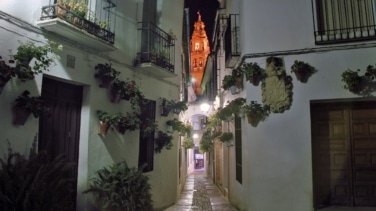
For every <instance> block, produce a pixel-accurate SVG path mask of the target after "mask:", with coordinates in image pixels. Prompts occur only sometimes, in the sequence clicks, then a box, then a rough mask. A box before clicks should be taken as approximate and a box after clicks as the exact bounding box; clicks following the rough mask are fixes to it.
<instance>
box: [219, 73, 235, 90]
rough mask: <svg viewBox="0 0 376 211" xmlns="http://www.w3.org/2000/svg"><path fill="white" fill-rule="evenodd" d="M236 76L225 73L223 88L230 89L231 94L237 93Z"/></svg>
mask: <svg viewBox="0 0 376 211" xmlns="http://www.w3.org/2000/svg"><path fill="white" fill-rule="evenodd" d="M235 83H236V81H235V78H234V77H233V76H232V75H225V77H224V78H223V80H222V88H223V89H224V90H230V91H231V94H237V93H238V92H237V90H236V86H235Z"/></svg>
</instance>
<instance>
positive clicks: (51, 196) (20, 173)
mask: <svg viewBox="0 0 376 211" xmlns="http://www.w3.org/2000/svg"><path fill="white" fill-rule="evenodd" d="M0 164H1V167H0V207H1V208H0V209H1V210H14V211H26V210H28V211H29V210H30V211H39V210H61V211H72V210H75V207H74V200H75V185H76V184H75V182H74V179H73V178H68V177H66V175H67V173H68V172H69V171H70V170H71V168H72V167H73V166H74V165H75V164H74V163H71V162H67V160H66V156H65V155H64V154H61V155H58V156H57V157H56V158H54V159H52V160H49V159H48V157H47V154H46V152H45V151H40V152H39V153H36V137H35V139H34V143H33V147H32V148H31V149H30V155H29V157H28V158H26V157H25V156H23V155H21V154H19V153H15V152H13V151H12V149H11V148H10V146H9V148H8V155H7V158H6V160H2V159H0Z"/></svg>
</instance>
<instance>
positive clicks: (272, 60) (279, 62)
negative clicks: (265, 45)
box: [266, 56, 283, 67]
mask: <svg viewBox="0 0 376 211" xmlns="http://www.w3.org/2000/svg"><path fill="white" fill-rule="evenodd" d="M266 63H268V64H270V63H274V66H275V67H282V66H283V60H282V59H281V58H278V57H274V56H270V57H268V58H266Z"/></svg>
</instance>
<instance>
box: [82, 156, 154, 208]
mask: <svg viewBox="0 0 376 211" xmlns="http://www.w3.org/2000/svg"><path fill="white" fill-rule="evenodd" d="M143 168H144V166H143V167H141V168H138V169H137V168H135V167H132V168H130V167H128V165H127V163H126V162H125V161H122V162H119V163H115V164H112V165H111V166H110V167H104V168H102V169H100V170H99V171H97V173H96V174H97V175H96V177H94V178H92V179H91V180H90V187H89V189H87V190H85V191H84V192H83V193H84V194H88V193H93V194H94V196H95V197H96V199H97V201H99V202H100V204H101V205H102V209H103V210H140V211H149V210H153V206H152V197H151V192H150V190H151V186H150V184H149V177H148V176H147V175H145V174H143Z"/></svg>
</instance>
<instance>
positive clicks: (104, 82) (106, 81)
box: [99, 76, 115, 88]
mask: <svg viewBox="0 0 376 211" xmlns="http://www.w3.org/2000/svg"><path fill="white" fill-rule="evenodd" d="M100 79H101V84H100V85H99V86H100V87H101V88H108V87H110V84H111V82H112V81H113V80H114V79H115V78H114V77H111V76H102V77H101V78H100Z"/></svg>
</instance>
